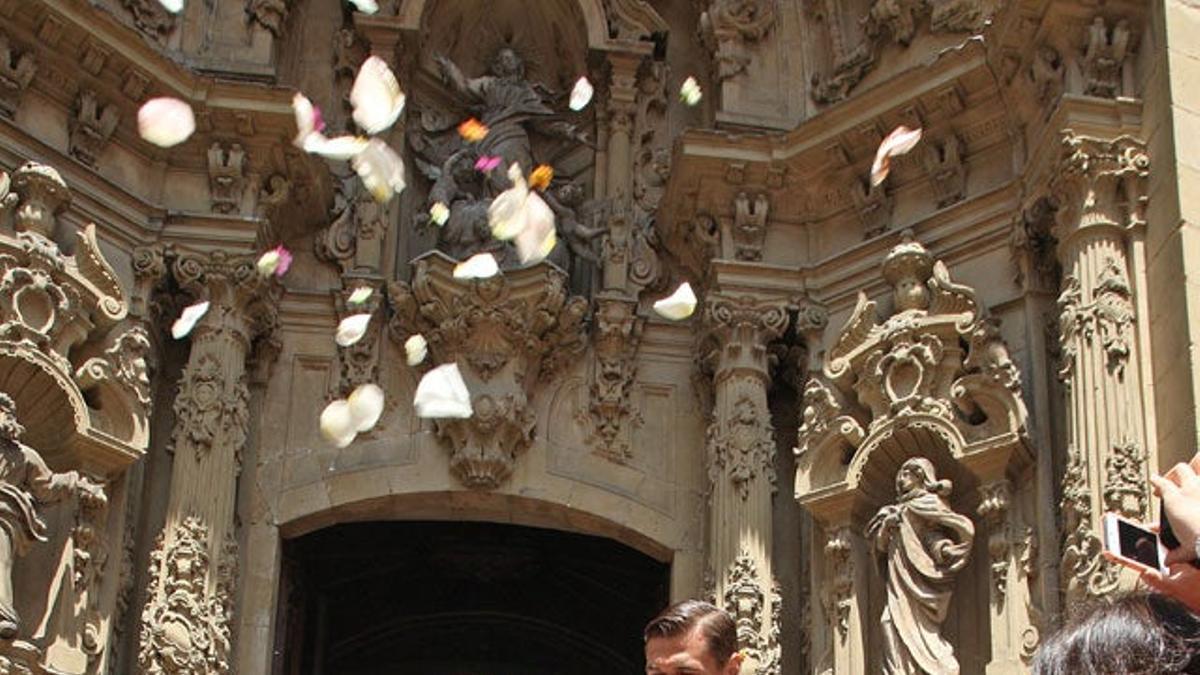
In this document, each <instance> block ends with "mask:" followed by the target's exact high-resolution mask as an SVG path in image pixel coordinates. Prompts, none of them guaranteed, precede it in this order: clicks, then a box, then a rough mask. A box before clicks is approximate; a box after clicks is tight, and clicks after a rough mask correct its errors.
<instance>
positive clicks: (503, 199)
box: [488, 162, 529, 240]
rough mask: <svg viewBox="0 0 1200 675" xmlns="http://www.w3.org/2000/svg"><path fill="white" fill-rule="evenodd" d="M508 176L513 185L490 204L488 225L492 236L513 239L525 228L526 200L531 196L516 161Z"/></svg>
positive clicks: (509, 169)
mask: <svg viewBox="0 0 1200 675" xmlns="http://www.w3.org/2000/svg"><path fill="white" fill-rule="evenodd" d="M508 178H509V180H510V181H512V187H510V188H508V189H507V190H505V191H504V192H501V193H500V194H498V195H496V198H495V199H493V200H492V203H491V205H489V206H488V226H490V227H491V229H492V236H493V237H495V238H497V239H501V240H508V239H512V238H513V237H515V236H517V235H518V234H520V232H521V230H523V229H525V218H526V211H525V201H526V198H527V197H528V196H529V186H528V185H527V184H526V183H525V176H524V175H523V174H522V173H521V166H520V165H519V164H517V163H516V162H513V164H512V165H511V166H509V167H508Z"/></svg>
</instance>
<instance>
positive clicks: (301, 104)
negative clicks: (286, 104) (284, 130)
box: [292, 92, 325, 152]
mask: <svg viewBox="0 0 1200 675" xmlns="http://www.w3.org/2000/svg"><path fill="white" fill-rule="evenodd" d="M292 113H293V114H294V115H295V116H296V138H295V139H294V140H292V143H293V144H294V145H295V146H296V147H297V148H303V149H305V150H308V148H307V147H306V143H308V137H309V136H312V135H313V134H320V133H321V132H322V131H324V130H325V121H324V120H322V119H321V110H320V108H317V107H316V106H314V105H313V104H312V101H310V100H308V98H307V97H306V96H305V95H304V94H301V93H300V92H296V95H295V96H293V97H292ZM321 138H324V136H322V137H321ZM308 151H309V152H312V151H311V150H308Z"/></svg>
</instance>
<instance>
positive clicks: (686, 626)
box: [642, 600, 738, 666]
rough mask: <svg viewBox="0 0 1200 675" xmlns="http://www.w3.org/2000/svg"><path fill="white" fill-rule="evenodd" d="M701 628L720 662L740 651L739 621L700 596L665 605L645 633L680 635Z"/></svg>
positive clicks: (711, 651)
mask: <svg viewBox="0 0 1200 675" xmlns="http://www.w3.org/2000/svg"><path fill="white" fill-rule="evenodd" d="M693 629H695V630H699V631H700V634H701V635H702V636H704V641H705V642H706V643H707V644H708V652H709V653H710V654H712V655H713V658H715V659H716V661H717V664H718V665H722V666H723V665H725V664H726V663H729V659H731V658H733V654H734V652H736V651H737V648H738V645H737V625H736V624H734V622H733V619H732V618H730V616H729V614H727V613H726V612H725V611H724V610H722V609H720V608H717V607H714V606H713V605H710V604H709V603H707V602H701V601H700V600H684V601H683V602H680V603H676V604H674V605H671V606H670V607H668V608H666V609H664V610H663V611H662V612H660V613H659V615H658V616H656V617H654V618H653V619H651V620H650V623H648V624H646V629H645V630H644V631H643V632H642V637H643V638H644V639H645V641H646V642H649V641H650V640H651V639H652V638H670V637H678V636H680V635H685V634H687V633H690V632H691V631H692V630H693Z"/></svg>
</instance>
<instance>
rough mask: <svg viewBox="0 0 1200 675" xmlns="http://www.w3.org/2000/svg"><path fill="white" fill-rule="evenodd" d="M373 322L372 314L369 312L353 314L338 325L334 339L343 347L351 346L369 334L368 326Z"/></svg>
mask: <svg viewBox="0 0 1200 675" xmlns="http://www.w3.org/2000/svg"><path fill="white" fill-rule="evenodd" d="M370 324H371V315H370V314H368V313H365V312H364V313H362V314H351V315H350V316H348V317H346V318H344V319H342V321H341V323H339V324H338V327H337V335H336V336H334V341H335V342H337V343H338V345H339V346H341V347H349V346H350V345H352V344H354V343H355V342H358V341H359V340H361V339H362V338H363V336H364V335H366V334H367V326H369V325H370Z"/></svg>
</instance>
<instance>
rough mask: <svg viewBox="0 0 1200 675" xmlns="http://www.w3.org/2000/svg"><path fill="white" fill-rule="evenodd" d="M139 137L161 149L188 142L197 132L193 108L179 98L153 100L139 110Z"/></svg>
mask: <svg viewBox="0 0 1200 675" xmlns="http://www.w3.org/2000/svg"><path fill="white" fill-rule="evenodd" d="M137 124H138V135H139V136H141V137H142V140H144V141H146V142H148V143H153V144H154V145H157V146H158V147H160V148H170V147H172V146H176V145H179V144H180V143H182V142H184V141H186V140H187V139H188V138H189V137H191V135H192V134H193V133H194V132H195V131H196V116H195V115H193V114H192V106H190V105H188V104H187V103H184V102H183V101H180V100H179V99H177V98H169V97H162V98H152V99H150V100H149V101H146V102H145V103H143V104H142V107H141V108H138V114H137Z"/></svg>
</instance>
